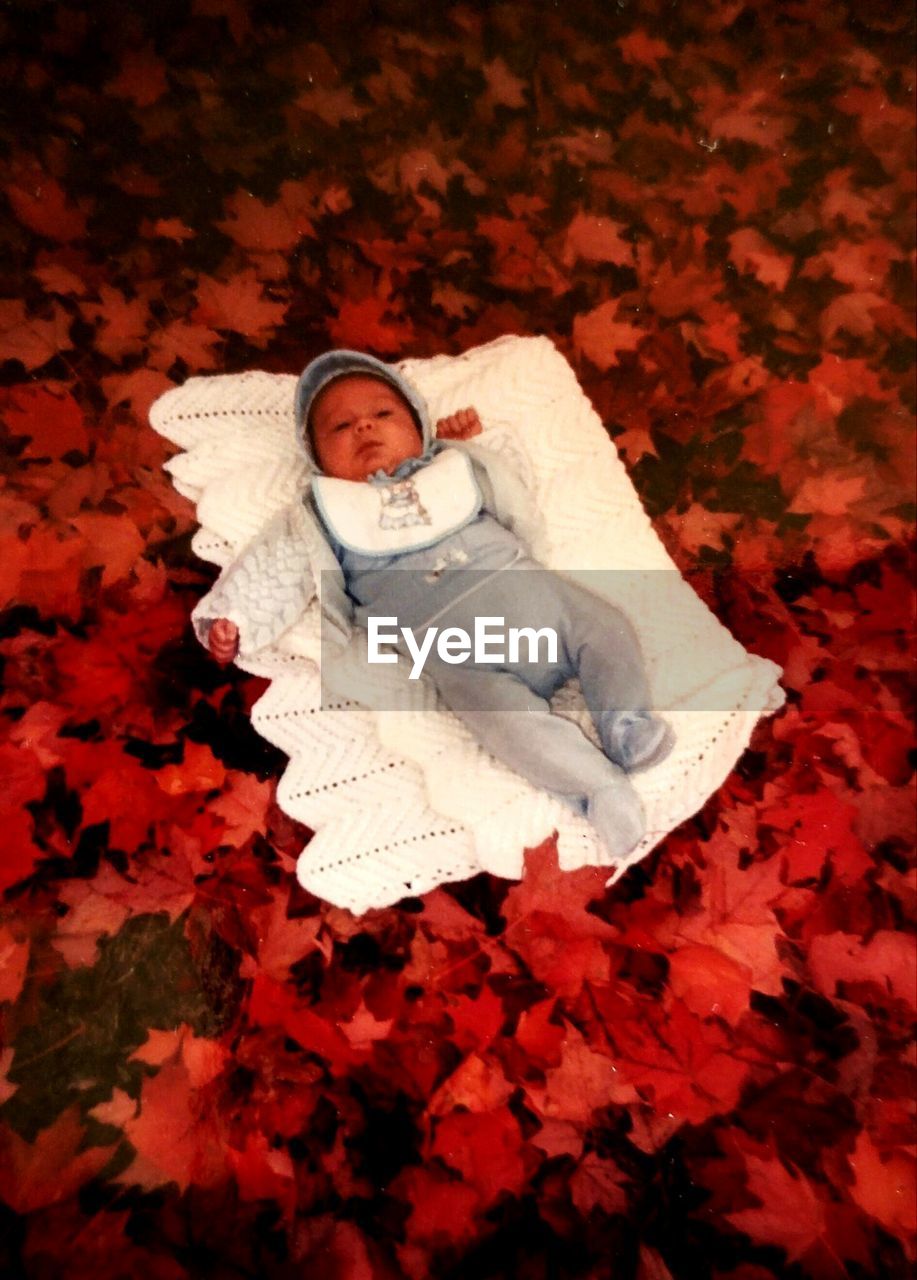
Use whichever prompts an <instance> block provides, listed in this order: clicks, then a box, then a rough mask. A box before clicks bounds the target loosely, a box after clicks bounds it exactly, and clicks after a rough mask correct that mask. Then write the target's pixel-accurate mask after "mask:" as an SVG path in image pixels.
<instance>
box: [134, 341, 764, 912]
mask: <svg viewBox="0 0 917 1280" xmlns="http://www.w3.org/2000/svg"><path fill="white" fill-rule="evenodd" d="M399 367H400V369H401V370H402V372H403V373H404V374H405V375H406V376H407V377H408V378H410V379H411V380H412V381H413V382H414V383H415V385H417V386H418V387H419V389H420V391H421V392H422V394H423V395H424V396H425V398H426V399H427V402H428V404H429V406H430V411H431V415H432V416H433V418H434V420H435V419H436V418H438V417H440V416H442V415H444V414H446V413H449V412H451V411H454V410H455V409H457V408H460V407H463V406H465V405H469V404H473V405H474V406H475V407H476V408H477V410H478V412H479V414H480V416H481V419H482V421H483V423H484V427H485V432H484V435H483V436H482V437H481V440H482V442H483V443H484V444H486V445H487V446H488V447H490V448H492V449H496V450H499V451H500V452H501V453H502V454H504V455H505V457H507V458H508V459H509V460H511V461H512V463H513V466H514V467H515V468H516V471H517V474H518V475H520V477H521V478H522V479H523V480H524V481H525V483H526V484H527V485H528V487H529V490H530V492H531V495H532V510H533V524H532V534H531V538H530V541H531V550H532V554H533V555H534V556H535V558H536V559H538V560H540V561H541V562H542V563H543V564H545V565H546V566H548V567H549V568H552V569H555V570H559V571H564V572H566V573H568V574H570V576H572V577H576V578H579V579H580V580H581V581H583V582H584V583H586V584H587V585H588V586H589V587H590V589H592V590H594V591H599V592H600V593H601V594H603V595H606V596H607V597H608V598H609V599H611V600H614V601H615V602H616V603H617V604H618V605H619V606H620V607H622V608H624V609H625V611H626V612H627V613H628V615H629V616H630V618H631V620H632V622H633V623H634V625H635V627H636V629H637V631H638V633H639V635H640V640H641V644H642V645H643V649H644V654H645V657H646V662H647V667H648V670H649V675H650V682H651V686H652V688H653V691H654V702H655V705H656V706H658V707H659V708H660V709H661V710H662V712H663V714H664V715H665V716H666V718H667V719H668V720H669V721H670V723H671V724H672V725H673V727H674V729H675V731H676V734H677V743H676V746H675V749H674V751H673V752H672V754H671V755H670V756H669V757H668V758H667V759H666V760H665V761H663V762H662V763H661V764H660V765H657V766H656V767H654V768H652V769H649V770H647V771H646V772H644V773H638V774H635V775H633V779H632V780H633V782H634V785H635V786H636V788H637V790H638V792H639V794H640V796H641V799H642V801H643V804H644V807H645V809H646V813H647V823H648V831H647V835H646V837H645V838H644V840H643V841H641V843H640V844H639V845H638V846H637V847H636V848H635V849H634V850H633V851H632V852H631V853H630V854H629V855H628V857H627V858H626V859H624V860H623V861H618V862H616V861H615V860H614V859H612V858H611V857H610V856H609V854H608V852H607V851H606V850H605V848H604V846H603V845H602V844H601V842H600V841H599V838H598V836H597V834H596V833H595V831H594V830H593V828H592V827H591V825H590V824H589V823H588V822H587V821H586V820H585V818H583V817H581V816H580V815H579V814H578V813H575V812H574V811H573V810H572V809H571V808H569V807H568V806H567V805H566V804H565V803H564V802H563V801H562V800H560V799H558V798H556V797H554V796H551V795H547V794H545V793H543V792H540V791H539V790H537V789H536V788H534V787H533V786H531V785H530V784H529V783H528V782H527V781H526V780H525V779H524V778H521V777H520V776H519V775H518V774H515V773H514V772H512V771H511V770H510V769H508V768H507V767H505V766H504V765H503V764H501V763H500V762H499V761H497V760H495V759H494V758H493V757H492V756H490V755H489V754H488V753H487V752H485V751H483V750H482V749H481V748H480V747H479V746H478V745H477V743H476V742H475V741H474V740H473V738H472V737H471V735H470V734H469V733H468V731H467V730H466V729H465V728H464V727H463V726H462V725H461V724H460V722H459V721H458V720H457V719H456V718H455V717H454V716H453V715H452V713H451V712H450V711H449V710H448V709H447V708H445V707H444V706H443V704H442V703H441V702H440V700H439V699H438V698H437V695H436V693H435V690H434V689H433V688H432V686H431V685H430V684H429V682H428V681H426V680H425V679H424V680H421V681H418V682H410V684H409V683H408V682H407V680H406V679H405V672H404V669H403V668H402V667H400V666H399V667H389V666H385V667H379V668H376V669H375V670H376V671H378V672H379V673H380V674H379V675H378V676H375V675H373V677H372V679H373V681H374V683H375V685H376V686H377V687H376V688H375V690H373V691H370V692H369V693H368V694H367V699H366V701H367V704H373V705H360V704H358V703H357V702H355V701H354V699H353V696H352V695H353V690H354V687H355V686H354V680H355V679H357V678H358V677H357V674H356V673H357V670H358V667H357V662H358V650H357V638H356V637H355V639H354V642H353V645H352V654H353V669H352V671H351V673H350V676H349V678H348V680H347V682H346V687H345V688H342V691H341V695H340V697H339V699H338V700H337V701H336V702H334V703H331V704H328V701H327V693H328V690H327V688H326V690H325V693H326V705H325V707H324V708H323V707H322V690H321V681H320V677H319V654H320V647H321V645H320V616H319V611H318V606H317V604H316V603H313V604H312V605H311V606H310V608H309V609H308V610H307V612H306V615H305V616H304V617H303V618H301V619H300V620H299V621H298V622H297V623H295V624H294V625H293V626H292V627H290V628H289V629H288V630H287V631H286V632H284V634H283V635H282V636H281V638H280V640H279V641H278V642H277V643H276V644H275V645H273V646H269V647H265V648H262V649H260V650H258V651H257V653H255V654H254V655H253V656H250V657H248V658H246V659H244V660H243V659H239V660H238V664H239V666H240V667H242V669H243V670H246V671H249V672H251V673H252V674H255V675H258V676H262V677H266V678H267V679H269V680H270V682H271V683H270V686H269V688H268V689H267V691H266V693H265V694H264V695H263V696H262V697H261V699H260V700H259V701H258V703H257V704H256V705H255V707H254V709H253V713H252V722H253V724H254V725H255V727H256V728H257V730H258V731H259V733H261V734H262V735H263V736H264V737H265V738H266V739H267V740H268V741H269V742H271V743H273V744H274V745H275V746H277V747H279V748H280V749H281V750H282V751H284V752H285V753H286V754H287V755H288V756H289V763H288V765H287V768H286V770H285V772H284V774H283V776H282V778H281V779H280V782H279V784H278V787H277V800H278V803H279V804H280V806H281V807H282V808H283V809H284V810H285V811H286V812H287V813H288V814H289V815H290V816H291V817H293V818H295V819H296V820H297V821H300V822H303V823H305V824H306V825H307V826H309V827H311V828H312V829H313V831H314V832H315V834H314V836H313V837H312V839H311V840H310V841H309V843H308V844H307V846H306V848H305V850H304V851H303V853H302V855H301V856H300V859H299V864H298V867H297V874H298V877H299V879H300V882H301V883H302V884H303V885H304V886H305V887H306V888H307V889H308V890H309V891H310V892H312V893H314V894H316V895H317V896H319V897H321V898H323V899H326V900H327V901H329V902H332V903H334V904H335V905H337V906H340V907H346V908H349V909H350V910H351V911H353V912H354V913H355V914H362V913H363V912H365V911H367V910H369V909H371V908H374V907H384V906H387V905H390V904H391V903H393V902H396V901H398V900H399V899H400V898H403V897H405V896H407V895H412V896H415V895H420V894H423V893H425V892H427V891H429V890H430V889H432V888H434V887H435V886H437V885H439V884H442V883H444V882H448V881H455V880H463V879H466V878H468V877H469V876H473V875H475V874H477V873H478V872H479V871H487V872H491V873H492V874H494V875H498V876H503V877H510V878H519V877H520V876H521V875H522V872H523V865H524V864H523V850H524V849H525V848H527V847H533V846H535V845H537V844H539V843H541V841H542V840H544V839H545V838H546V837H547V836H549V835H550V834H551V832H552V831H555V830H556V832H557V836H558V857H559V865H560V866H561V868H562V869H564V870H573V869H575V868H577V867H581V866H584V865H597V866H607V867H611V868H613V869H614V874H613V875H612V876H611V877H610V878H609V880H608V884H611V883H613V882H614V881H615V880H616V879H618V878H619V877H620V875H622V874H623V872H624V871H625V870H626V869H627V868H628V867H629V866H632V865H633V864H634V863H636V862H638V861H640V860H641V859H642V858H644V857H645V856H646V855H647V854H648V853H649V852H650V851H651V850H652V849H653V848H654V847H655V846H656V845H657V844H658V842H659V841H660V840H661V839H662V838H663V836H664V835H665V834H667V833H668V832H669V831H671V830H672V829H673V828H674V827H676V826H678V824H679V823H681V822H683V821H684V820H685V819H687V818H688V817H690V816H691V815H692V814H694V813H695V812H697V810H698V809H699V808H700V807H701V806H702V805H703V804H704V802H705V801H706V800H707V798H708V797H709V796H710V795H711V794H712V793H713V792H714V791H715V790H716V789H717V788H718V787H719V786H720V785H721V784H722V782H723V780H724V779H725V778H726V777H727V775H728V774H729V772H730V771H731V770H732V768H733V766H734V765H735V763H736V760H737V759H738V757H739V756H740V755H741V754H742V752H743V751H744V750H745V748H746V746H747V745H748V741H749V738H750V736H751V733H752V730H753V729H754V726H755V724H756V723H757V720H758V719H759V717H760V716H761V715H762V714H767V713H771V712H773V711H776V710H777V709H778V708H779V707H780V706H781V705H782V703H783V701H784V695H783V691H782V690H781V689H780V687H779V685H778V683H777V680H778V677H779V675H780V670H779V668H778V667H777V666H776V665H775V664H774V663H773V662H770V661H768V660H767V659H763V658H759V657H756V656H755V655H753V654H749V653H748V652H747V651H746V650H745V649H744V648H743V647H742V646H741V645H740V644H739V643H738V642H737V641H736V640H735V639H734V638H733V637H732V636H731V635H730V634H729V632H728V631H727V630H726V628H724V627H723V626H722V625H721V624H720V622H719V621H718V620H717V619H716V617H715V616H714V615H713V614H712V613H711V611H710V610H709V609H708V608H707V606H706V605H705V604H704V603H703V601H702V600H700V598H699V597H698V596H697V595H696V594H695V592H694V591H693V590H692V589H691V587H690V586H689V585H688V584H687V583H686V582H685V581H684V579H683V578H682V577H681V575H680V574H679V572H678V570H677V567H676V566H675V564H674V562H673V561H672V559H671V558H670V557H669V555H668V553H667V552H666V551H665V548H664V547H663V545H662V543H661V542H660V540H659V538H658V536H657V535H656V533H655V532H654V530H653V528H652V525H651V524H650V521H649V519H648V517H647V515H646V513H645V512H644V510H643V508H642V506H641V504H640V500H639V498H638V496H637V494H636V491H635V490H634V488H633V485H632V484H631V482H630V480H629V478H628V476H627V473H626V471H625V468H624V465H623V463H622V462H621V460H620V459H619V457H618V455H617V452H616V450H615V449H614V447H613V446H612V445H611V444H610V442H609V440H608V437H607V434H606V432H605V430H604V428H603V426H602V424H601V421H600V420H599V418H598V415H597V414H596V412H595V410H594V409H593V407H592V406H591V404H590V403H589V401H588V399H587V398H586V396H585V394H584V393H583V391H582V389H581V388H580V386H579V384H578V383H577V381H576V378H575V375H574V373H573V370H572V369H571V368H570V366H569V364H568V363H567V361H566V360H565V359H564V357H563V356H562V355H561V354H560V352H558V351H557V349H556V348H555V347H554V346H553V344H552V343H551V342H550V341H549V340H548V339H547V338H543V337H540V338H519V337H512V336H510V337H505V338H500V339H497V340H496V341H494V342H491V343H488V344H487V345H485V346H482V347H478V348H475V349H474V350H472V351H469V352H466V353H465V354H464V355H461V356H457V357H449V356H439V357H435V358H433V359H429V360H406V361H403V362H402V363H401V365H400V366H399ZM295 382H296V380H295V378H293V377H291V376H287V375H278V374H268V373H262V372H252V373H244V374H229V375H217V376H211V377H199V378H192V379H190V380H189V381H188V382H187V383H185V384H184V385H183V386H181V387H176V388H174V389H172V390H170V391H168V392H166V394H165V395H163V396H162V397H160V399H159V400H157V401H156V403H155V404H154V405H153V407H152V410H151V413H150V418H151V421H152V424H153V426H154V427H155V428H156V430H157V431H158V432H160V434H162V435H163V436H165V437H166V438H167V439H169V440H170V441H172V442H173V443H175V444H177V445H178V446H179V447H180V448H181V449H182V450H183V451H184V452H182V453H179V454H177V455H176V456H175V457H174V458H173V459H172V460H171V461H170V462H169V463H167V469H168V471H169V472H170V474H171V475H172V478H173V481H174V483H175V485H176V488H177V489H178V490H179V491H180V492H181V493H182V494H184V495H185V496H186V497H188V498H190V499H191V500H192V501H193V502H194V503H195V504H196V506H197V516H198V520H199V522H200V529H199V530H198V531H197V533H196V534H195V536H194V539H193V543H192V546H193V548H194V550H195V552H196V553H197V554H198V555H199V556H201V557H202V558H203V559H205V560H209V561H211V562H213V563H215V564H217V565H218V566H219V567H220V568H221V569H223V568H225V567H226V566H228V565H229V564H230V563H231V561H232V560H233V559H234V558H235V556H236V555H237V554H238V553H239V552H240V551H241V550H242V549H243V548H244V547H245V546H246V545H247V544H248V543H249V542H250V541H251V540H252V539H253V538H254V537H255V536H256V535H257V534H258V533H259V532H261V530H262V529H263V528H264V526H265V525H266V524H267V523H268V521H269V520H270V519H271V518H272V517H273V516H274V515H275V514H276V513H277V512H278V511H280V510H281V508H282V507H284V506H286V505H287V504H288V503H290V502H292V501H293V500H294V499H295V498H296V496H297V495H298V494H299V493H301V492H302V490H303V488H304V487H305V486H306V485H307V484H308V473H307V469H306V464H305V461H304V459H303V458H302V455H301V454H300V453H299V451H298V449H297V448H296V445H295V442H294V438H293V429H292V403H293V389H294V386H295ZM344 665H345V667H346V663H345V664H344ZM361 665H362V664H361ZM362 670H363V673H364V676H363V678H364V679H365V678H366V676H365V670H366V669H365V666H363V667H362ZM386 682H389V684H388V687H387V695H388V696H386V697H383V698H381V699H380V697H379V693H380V691H382V692H383V693H385V692H386ZM380 701H381V702H382V703H383V705H386V706H389V707H392V706H396V705H397V706H398V707H399V710H379V709H373V707H374V706H375V707H378V706H379V703H380ZM552 706H553V708H554V710H555V711H556V712H558V714H562V715H567V716H569V717H571V718H572V719H574V720H575V721H576V722H577V723H578V724H579V725H580V726H581V727H582V729H583V731H584V732H585V733H587V734H588V735H589V736H590V737H591V738H592V740H593V741H594V742H596V743H597V741H598V739H597V737H596V734H595V730H594V728H593V726H592V723H591V720H590V717H589V715H588V712H587V710H586V707H585V703H584V702H583V699H582V695H581V694H580V692H579V689H578V686H577V684H576V682H571V684H569V685H568V686H566V687H565V688H563V689H562V690H560V691H559V692H558V694H557V695H556V696H555V698H554V699H553V700H552ZM404 707H410V708H412V709H413V713H412V714H405V711H404V710H403V708H404Z"/></svg>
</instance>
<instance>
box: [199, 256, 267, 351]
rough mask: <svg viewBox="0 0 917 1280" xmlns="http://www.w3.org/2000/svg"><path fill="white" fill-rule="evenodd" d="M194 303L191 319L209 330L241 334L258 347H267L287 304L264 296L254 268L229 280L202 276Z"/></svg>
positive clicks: (247, 269) (248, 268) (249, 268)
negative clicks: (226, 330) (195, 304)
mask: <svg viewBox="0 0 917 1280" xmlns="http://www.w3.org/2000/svg"><path fill="white" fill-rule="evenodd" d="M197 301H198V305H197V307H196V308H195V310H194V312H193V313H192V317H191V318H192V319H193V320H195V321H200V322H201V323H203V324H206V325H209V326H210V328H212V329H228V330H230V331H231V332H233V333H241V334H242V335H243V336H244V337H246V338H247V339H248V340H249V342H252V343H254V345H255V346H257V347H265V346H267V344H268V342H269V340H270V338H271V336H272V335H273V332H274V330H275V328H276V327H277V325H279V324H280V323H282V321H283V317H284V315H285V314H286V309H287V304H286V302H274V301H273V300H272V299H270V298H268V297H266V296H265V293H264V288H263V286H262V283H261V281H260V280H259V279H258V276H257V274H256V273H255V270H254V268H253V267H247V268H246V269H245V270H244V271H240V272H238V273H237V274H236V275H233V276H231V277H230V278H229V279H228V280H215V279H213V278H212V277H211V276H201V277H200V279H199V280H198V284H197Z"/></svg>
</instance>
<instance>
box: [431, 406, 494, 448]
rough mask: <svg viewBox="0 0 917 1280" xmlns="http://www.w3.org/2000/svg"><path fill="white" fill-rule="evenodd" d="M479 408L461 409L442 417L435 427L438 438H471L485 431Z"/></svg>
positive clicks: (434, 431) (434, 430) (435, 434)
mask: <svg viewBox="0 0 917 1280" xmlns="http://www.w3.org/2000/svg"><path fill="white" fill-rule="evenodd" d="M483 429H484V428H483V427H482V426H481V419H480V418H479V417H478V411H477V409H471V408H469V409H459V410H457V412H455V413H450V414H448V415H447V416H446V417H445V418H440V419H439V421H438V422H437V424H436V426H435V427H434V428H433V434H434V436H435V437H436V439H437V440H469V439H470V438H471V437H472V436H479V435H480V434H481V432H482V431H483Z"/></svg>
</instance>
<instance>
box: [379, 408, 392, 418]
mask: <svg viewBox="0 0 917 1280" xmlns="http://www.w3.org/2000/svg"><path fill="white" fill-rule="evenodd" d="M391 413H392V411H391V409H379V410H378V411H377V413H376V417H377V418H389V417H391Z"/></svg>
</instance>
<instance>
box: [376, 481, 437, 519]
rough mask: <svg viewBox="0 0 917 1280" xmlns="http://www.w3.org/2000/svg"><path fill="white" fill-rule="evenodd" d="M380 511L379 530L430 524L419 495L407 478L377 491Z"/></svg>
mask: <svg viewBox="0 0 917 1280" xmlns="http://www.w3.org/2000/svg"><path fill="white" fill-rule="evenodd" d="M378 494H379V500H380V502H381V503H382V510H381V511H380V513H379V528H380V529H405V528H407V527H408V526H409V525H412V524H432V521H431V519H430V517H429V515H428V514H427V510H426V508H425V507H424V505H423V503H422V502H421V501H420V494H419V493H418V492H417V488H416V486H415V484H414V481H413V480H412V479H411V477H410V476H409V477H408V478H407V479H406V480H397V481H396V482H395V483H394V484H392V485H385V486H384V487H382V488H380V489H379V490H378Z"/></svg>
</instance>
